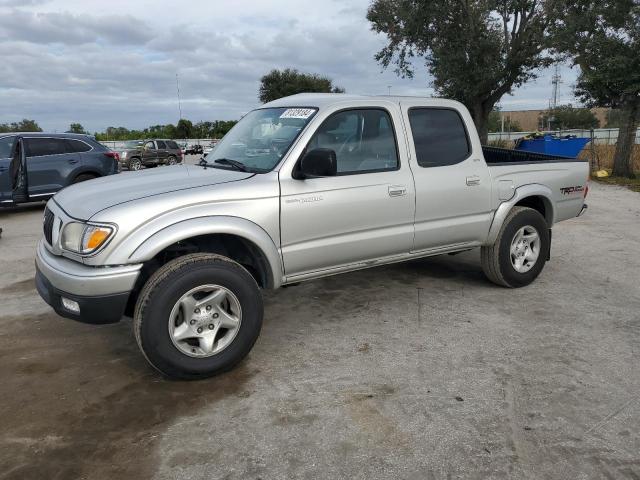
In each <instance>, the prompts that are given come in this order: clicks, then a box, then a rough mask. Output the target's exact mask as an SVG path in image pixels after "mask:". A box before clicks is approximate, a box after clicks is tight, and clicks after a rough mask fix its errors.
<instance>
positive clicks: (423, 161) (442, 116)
mask: <svg viewBox="0 0 640 480" xmlns="http://www.w3.org/2000/svg"><path fill="white" fill-rule="evenodd" d="M409 123H410V124H411V135H412V136H413V143H414V145H415V147H416V157H417V161H418V165H420V166H421V167H424V168H429V167H442V166H446V165H455V164H456V163H460V162H462V161H463V160H466V159H467V157H469V153H471V148H470V146H469V139H468V137H467V131H466V129H465V127H464V123H463V122H462V118H460V115H459V114H458V112H456V111H455V110H450V109H443V108H411V109H410V110H409Z"/></svg>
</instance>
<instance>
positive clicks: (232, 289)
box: [133, 253, 263, 379]
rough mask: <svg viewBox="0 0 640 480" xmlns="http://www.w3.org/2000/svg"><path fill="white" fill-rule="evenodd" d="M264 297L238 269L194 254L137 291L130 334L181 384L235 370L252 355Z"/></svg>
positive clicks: (165, 268) (170, 265)
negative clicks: (179, 380) (243, 360)
mask: <svg viewBox="0 0 640 480" xmlns="http://www.w3.org/2000/svg"><path fill="white" fill-rule="evenodd" d="M262 316H263V305H262V296H261V294H260V290H259V288H258V285H257V284H256V281H255V279H254V278H253V277H252V276H251V274H249V272H247V271H246V270H245V269H244V268H243V267H242V266H241V265H239V264H237V263H236V262H234V261H232V260H230V259H228V258H226V257H222V256H220V255H214V254H206V253H196V254H191V255H185V256H183V257H180V258H177V259H175V260H173V261H171V262H169V263H167V264H165V265H164V266H162V267H161V268H160V269H159V270H157V271H156V272H155V273H154V274H153V275H152V276H151V278H150V279H149V280H148V281H147V283H146V285H145V286H144V288H143V289H142V291H141V292H140V296H139V297H138V301H137V303H136V308H135V313H134V319H133V322H134V333H135V336H136V341H137V342H138V346H139V347H140V349H141V350H142V352H143V354H144V356H145V357H146V358H147V360H148V361H149V363H150V364H151V365H152V366H153V367H154V368H156V369H157V370H159V371H160V372H161V373H163V374H165V375H167V376H169V377H173V378H182V379H198V378H205V377H209V376H212V375H216V374H218V373H222V372H225V371H227V370H230V369H231V368H233V367H234V366H235V365H236V364H237V363H238V362H240V361H241V360H242V359H243V358H244V357H245V356H246V355H247V354H248V353H249V351H250V350H251V348H252V347H253V344H254V343H255V341H256V340H257V338H258V335H259V334H260V329H261V327H262Z"/></svg>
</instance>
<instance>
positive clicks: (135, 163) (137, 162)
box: [127, 157, 143, 172]
mask: <svg viewBox="0 0 640 480" xmlns="http://www.w3.org/2000/svg"><path fill="white" fill-rule="evenodd" d="M142 167H143V164H142V160H141V159H140V158H138V157H133V158H130V159H129V162H128V163H127V168H128V169H129V170H131V171H134V172H135V171H137V170H142Z"/></svg>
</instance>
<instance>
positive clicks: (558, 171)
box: [36, 94, 589, 378]
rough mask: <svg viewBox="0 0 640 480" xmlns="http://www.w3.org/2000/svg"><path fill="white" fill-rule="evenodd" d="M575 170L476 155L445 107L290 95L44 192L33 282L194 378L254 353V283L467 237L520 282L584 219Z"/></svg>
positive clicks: (507, 154)
mask: <svg viewBox="0 0 640 480" xmlns="http://www.w3.org/2000/svg"><path fill="white" fill-rule="evenodd" d="M588 174H589V168H588V163H587V162H584V161H579V160H576V159H573V158H562V157H551V156H545V155H540V154H527V153H524V152H517V151H510V150H502V149H496V148H489V147H484V148H483V147H482V146H481V144H480V140H479V138H478V135H477V132H476V130H475V128H474V124H473V121H472V119H471V117H470V115H469V112H468V111H467V109H466V108H465V107H464V106H463V105H461V104H460V103H457V102H454V101H449V100H441V99H430V98H411V97H366V96H350V95H345V94H300V95H294V96H291V97H287V98H282V99H280V100H276V101H274V102H271V103H268V104H265V105H264V106H262V107H260V108H258V109H256V110H253V111H252V112H250V113H249V114H247V115H246V116H245V117H244V118H242V120H240V122H239V123H238V124H237V125H236V126H235V127H234V128H233V129H232V130H231V131H230V132H229V133H228V134H227V135H226V136H225V137H224V138H223V139H222V140H221V141H220V143H219V144H218V145H217V147H216V148H215V149H214V150H213V151H212V152H211V153H210V154H209V155H208V156H207V157H206V159H203V160H202V161H201V163H200V164H199V165H176V166H173V167H168V168H163V169H158V170H152V171H145V172H132V173H125V174H122V175H117V176H115V177H107V178H100V179H96V180H93V181H92V182H89V184H78V185H73V186H71V187H69V188H66V189H64V190H62V191H61V192H59V193H58V194H56V195H55V196H54V197H53V198H52V199H51V200H49V202H48V204H47V207H46V210H45V213H44V238H43V239H42V240H41V241H40V243H39V245H38V251H37V258H36V267H37V272H36V285H37V288H38V291H39V293H40V295H41V296H42V298H43V299H44V300H45V301H46V302H47V303H49V305H51V306H52V307H53V308H54V309H55V311H56V312H57V313H58V314H60V315H62V316H64V317H68V318H72V319H76V320H80V321H83V322H89V323H109V322H117V321H119V320H120V319H121V317H123V315H127V316H132V317H133V327H134V328H133V329H134V334H135V338H136V340H137V343H138V345H139V347H140V349H141V350H142V353H143V354H144V356H145V357H146V358H147V360H148V361H149V363H150V364H151V365H152V366H153V367H155V368H156V369H157V370H159V371H160V372H162V373H163V374H165V375H167V376H170V377H178V378H201V377H206V376H210V375H213V374H217V373H219V372H223V371H226V370H228V369H230V368H232V367H233V366H234V365H235V364H237V363H238V362H239V361H240V360H242V359H243V358H244V357H245V356H246V355H247V354H248V352H249V351H250V350H251V348H252V346H253V344H254V343H255V341H256V339H257V338H258V335H259V332H260V328H261V325H262V318H263V303H262V296H261V291H260V290H261V289H275V288H279V287H281V286H284V285H287V284H293V283H297V282H300V281H303V280H311V279H315V278H318V277H323V276H327V275H334V274H338V273H343V272H349V271H352V270H357V269H362V268H368V267H373V266H376V265H383V264H388V263H392V262H402V261H407V260H412V259H416V258H420V257H426V256H430V255H439V254H444V253H454V252H460V251H464V250H469V249H472V248H476V247H479V248H480V249H481V264H482V269H483V270H484V272H485V274H486V276H487V278H488V279H489V280H490V281H491V282H493V283H495V284H498V285H501V286H503V287H511V288H516V287H523V286H525V285H528V284H530V283H531V282H532V281H533V280H534V279H535V278H536V277H537V276H538V275H539V274H540V272H541V271H542V269H543V267H544V265H545V262H547V260H548V259H549V255H550V243H551V229H552V227H553V225H554V224H556V223H557V222H560V221H562V220H566V219H570V218H573V217H576V216H579V215H580V214H581V213H582V212H584V210H585V208H586V205H585V196H586V194H587V179H588Z"/></svg>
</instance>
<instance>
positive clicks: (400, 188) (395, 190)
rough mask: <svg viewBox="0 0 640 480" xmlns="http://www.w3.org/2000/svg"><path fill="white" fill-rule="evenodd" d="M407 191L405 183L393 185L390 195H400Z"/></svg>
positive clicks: (390, 188)
mask: <svg viewBox="0 0 640 480" xmlns="http://www.w3.org/2000/svg"><path fill="white" fill-rule="evenodd" d="M406 193H407V187H405V186H404V185H393V186H391V187H389V196H390V197H400V196H402V195H404V194H406Z"/></svg>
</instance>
